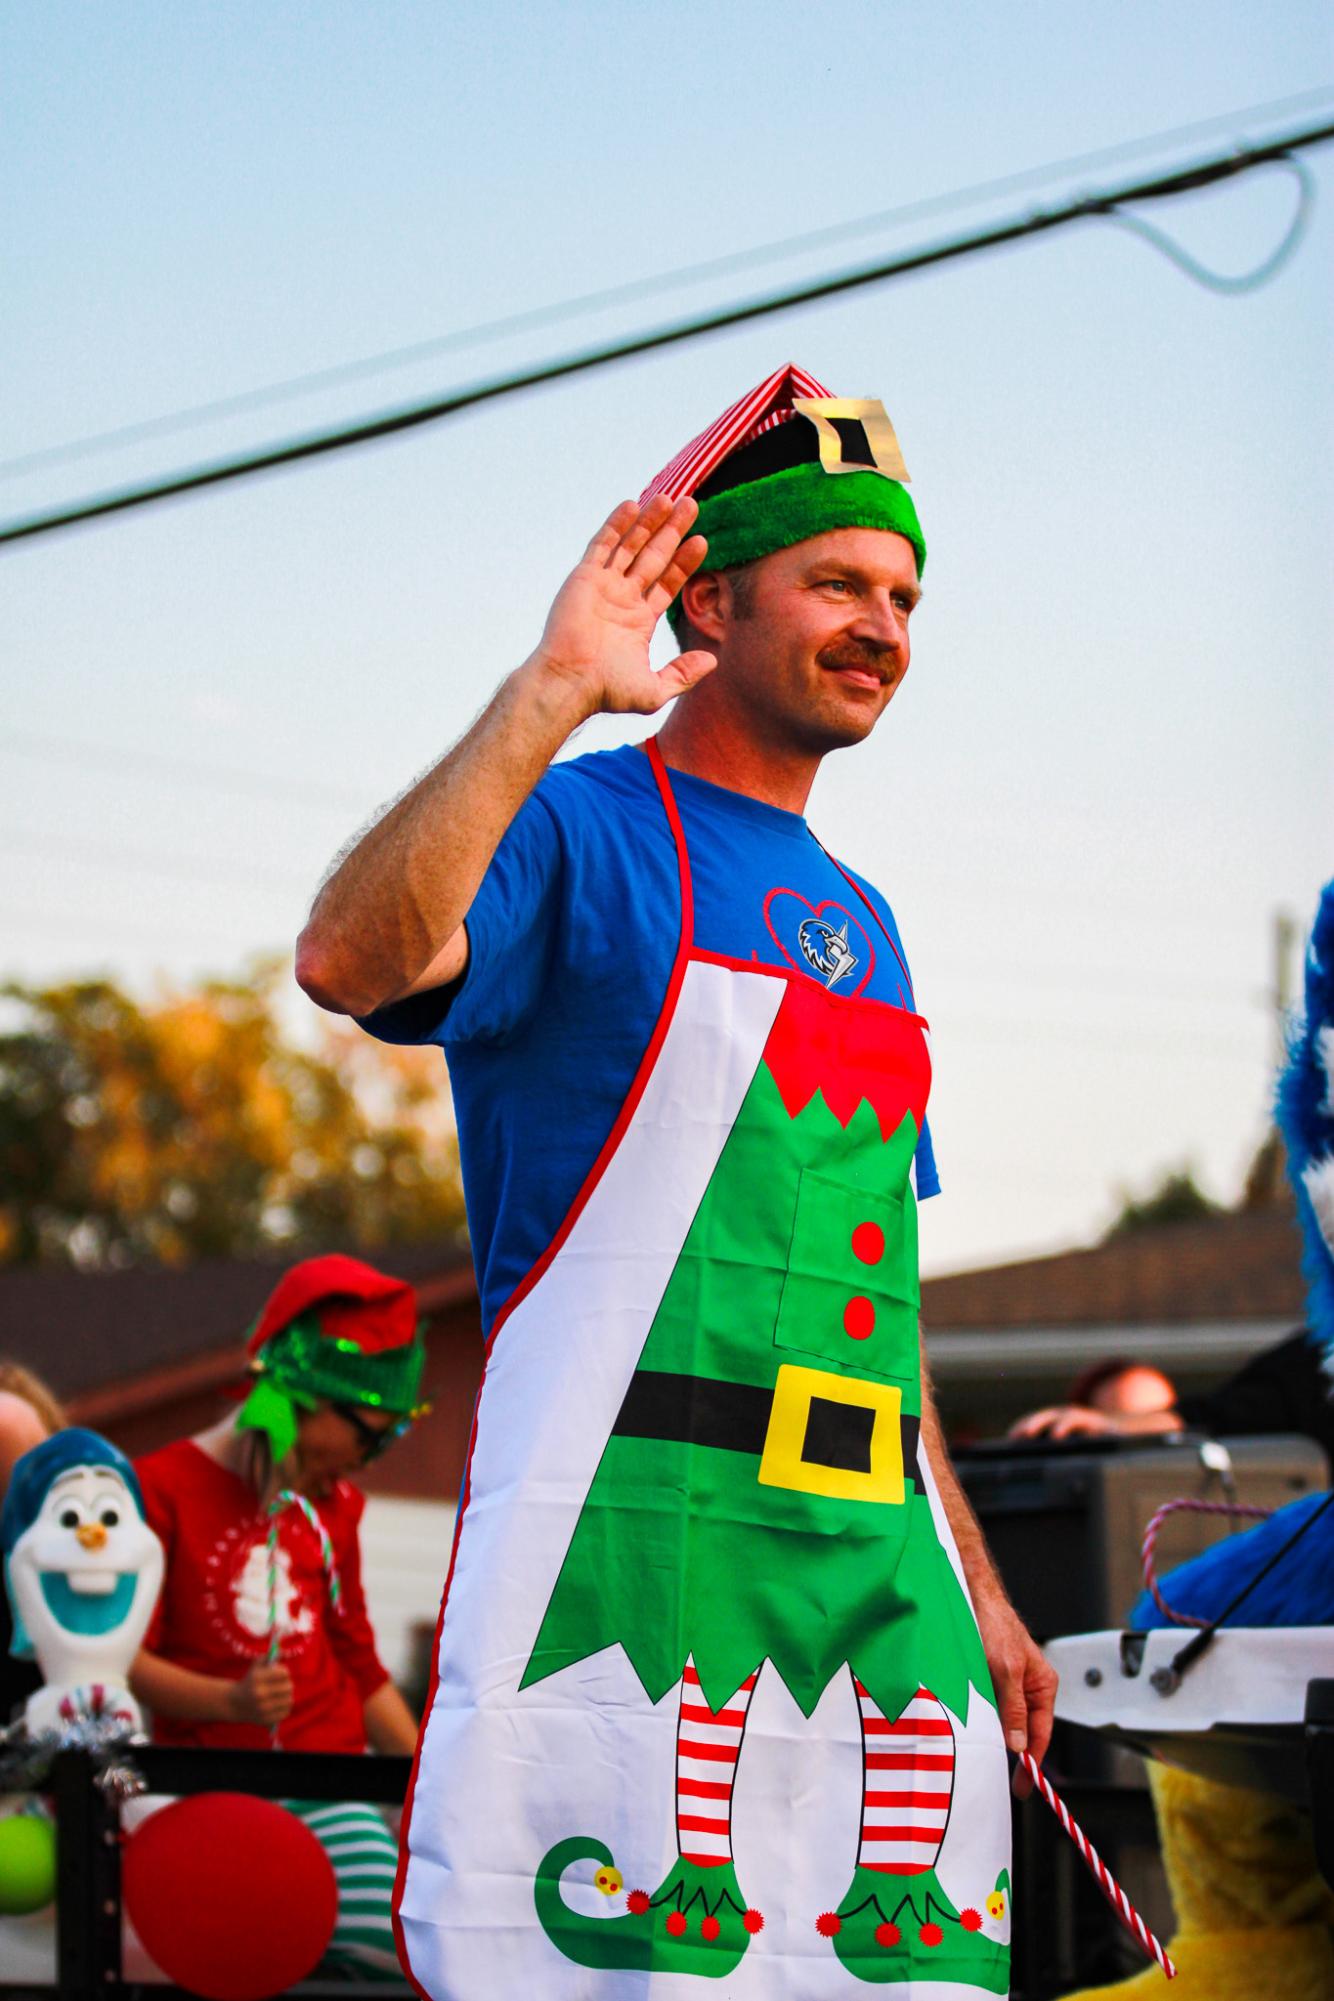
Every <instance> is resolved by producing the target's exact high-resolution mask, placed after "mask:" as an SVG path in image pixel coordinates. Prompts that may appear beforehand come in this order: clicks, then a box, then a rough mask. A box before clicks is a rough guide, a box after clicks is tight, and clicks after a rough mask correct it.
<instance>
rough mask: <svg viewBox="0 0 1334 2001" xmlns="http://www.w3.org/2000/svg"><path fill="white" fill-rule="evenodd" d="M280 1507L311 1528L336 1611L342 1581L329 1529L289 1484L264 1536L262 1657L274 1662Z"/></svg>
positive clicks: (275, 1504) (271, 1505) (273, 1504)
mask: <svg viewBox="0 0 1334 2001" xmlns="http://www.w3.org/2000/svg"><path fill="white" fill-rule="evenodd" d="M284 1508H296V1509H297V1510H298V1512H299V1513H300V1514H301V1515H302V1516H303V1517H304V1518H305V1521H306V1522H307V1524H308V1526H309V1527H310V1528H311V1529H313V1530H314V1532H315V1535H316V1537H317V1538H318V1541H319V1545H320V1562H321V1564H322V1565H323V1568H324V1576H325V1581H326V1583H327V1584H328V1587H329V1603H330V1604H331V1605H332V1606H333V1607H334V1608H335V1610H340V1609H341V1607H342V1597H343V1583H342V1579H341V1578H340V1577H339V1575H338V1562H337V1559H336V1558H335V1556H334V1548H333V1542H332V1539H331V1538H330V1535H329V1531H328V1530H327V1529H326V1528H325V1526H324V1523H323V1522H322V1521H321V1520H320V1518H319V1516H318V1515H317V1514H316V1512H315V1510H314V1508H312V1507H311V1505H310V1502H309V1501H308V1500H307V1499H306V1497H305V1495H304V1494H298V1493H295V1492H294V1491H293V1490H292V1488H291V1487H284V1488H283V1489H282V1491H281V1492H280V1493H279V1494H278V1496H277V1498H276V1499H275V1500H273V1501H271V1502H270V1503H269V1535H268V1577H267V1582H268V1591H269V1650H268V1654H267V1656H266V1658H267V1659H268V1660H269V1661H270V1662H273V1661H276V1660H277V1658H278V1650H279V1645H280V1640H279V1633H278V1517H279V1515H280V1514H281V1513H282V1512H283V1509H284ZM279 1728H280V1726H279V1725H278V1724H276V1723H275V1724H274V1726H273V1733H272V1734H273V1742H274V1745H275V1747H276V1745H277V1743H278V1732H279Z"/></svg>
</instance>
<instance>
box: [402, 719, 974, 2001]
mask: <svg viewBox="0 0 1334 2001" xmlns="http://www.w3.org/2000/svg"><path fill="white" fill-rule="evenodd" d="M649 755H650V758H651V760H652V764H653V769H654V773H655V776H656V779H657V783H658V788H659V792H660V794H661V798H662V803H663V808H664V811H665V812H666V814H667V817H668V821H669V823H670V825H671V828H672V832H673V835H674V838H675V841H676V847H677V855H678V861H679V867H680V878H681V906H682V932H681V943H680V948H679V950H678V953H677V957H676V961H675V964H674V967H673V971H672V975H671V979H670V981H669V985H668V991H667V995H666V999H665V1001H664V1003H663V1007H662V1012H661V1015H660V1017H659V1020H658V1022H657V1025H656V1027H655V1030H654V1033H653V1035H652V1038H651V1040H650V1043H649V1046H648V1049H647V1050H646V1052H645V1055H644V1058H643V1061H642V1063H641V1065H640V1069H639V1072H638V1074H637V1075H636V1078H635V1080H634V1083H633V1085H632V1087H631V1090H630V1092H629V1095H628V1097H627V1099H626V1102H625V1104H624V1106H623V1107H622V1109H621V1112H620V1115H619V1117H618V1119H617V1121H616V1124H615V1126H614V1128H613V1130H612V1132H611V1135H610V1137H609V1138H608V1140H607V1143H606V1145H605V1146H604V1148H603V1150H602V1153H601V1155H600V1156H599V1159H598V1160H597V1162H596V1163H595V1165H594V1168H593V1170H592V1172H591V1174H590V1175H589V1178H588V1181H587V1182H586V1184H585V1186H584V1188H583V1189H582V1190H581V1192H580V1195H579V1197H578V1199H577V1200H576V1202H575V1204H574V1207H573V1208H572V1210H571V1212H570V1214H569V1215H568V1216H567V1217H566V1218H565V1220H564V1222H563V1223H562V1225H561V1227H560V1229H559V1230H558V1231H557V1234H556V1237H555V1239H554V1240H553V1242H552V1244H551V1245H550V1246H549V1248H548V1250H547V1251H546V1253H545V1254H544V1256H543V1257H542V1258H541V1260H540V1261H539V1263H538V1264H537V1266H536V1267H535V1268H534V1270H533V1271H532V1272H531V1273H530V1274H529V1276H528V1278H527V1279H526V1280H525V1281H524V1282H523V1284H522V1285H520V1287H519V1288H518V1289H517V1291H516V1293H515V1294H514V1296H513V1297H512V1298H511V1300H510V1301H509V1302H508V1303H507V1305H506V1307H505V1308H504V1309H503V1310H502V1312H501V1313H500V1314H499V1316H498V1317H497V1320H496V1324H495V1327H494V1329H493V1331H492V1335H491V1339H490V1343H489V1346H488V1356H487V1363H486V1368H485V1372H484V1377H483V1384H482V1390H481V1393H480V1395H479V1398H478V1404H477V1411H476V1415H475V1418H474V1425H473V1439H472V1445H471V1450H470V1455H469V1469H468V1475H467V1479H466V1483H465V1488H464V1493H463V1495H462V1497H461V1502H460V1510H459V1523H458V1528H457V1530H456V1534H455V1544H454V1553H453V1559H452V1562H451V1566H450V1575H449V1578H448V1580H447V1583H446V1587H445V1600H444V1607H443V1610H442V1613H441V1623H440V1630H439V1634H438V1636H437V1645H436V1664H435V1677H436V1678H435V1681H434V1684H433V1688H432V1692H431V1698H430V1702H429V1705H428V1713H427V1718H426V1722H425V1726H424V1729H423V1733H422V1739H421V1744H420V1746H419V1749H418V1754H417V1763H416V1767H415V1770H414V1777H413V1788H412V1793H411V1796H410V1801H409V1809H408V1814H407V1816H406V1818H405V1824H404V1840H403V1852H402V1857H401V1861H400V1867H399V1880H398V1887H397V1892H396V1922H397V1925H398V1928H399V1937H400V1948H401V1950H402V1952H403V1955H404V1961H405V1964H406V1965H407V1966H408V1968H409V1970H410V1972H411V1975H412V1977H413V1980H414V1982H415V1983H416V1985H417V1986H418V1988H419V1991H421V1992H422V1993H424V1994H428V1995H430V1996H431V1997H432V2001H492V1997H494V1996H496V1995H503V1996H506V1997H509V1996H523V1995H527V1996H531V1997H534V2001H629V1997H632V1996H633V1997H645V2001H673V1997H685V1996H689V1995H692V1994H693V1995H698V1994H699V1991H700V1990H699V1985H698V1983H699V1981H700V1980H701V1979H710V1978H726V1980H727V1990H726V1991H727V1992H728V1994H729V1995H740V1996H747V1997H755V2001H761V1997H762V2001H820V1997H823V1996H825V1995H828V1996H830V1997H835V1996H839V1995H842V1996H845V1997H846V1996H852V1995H855V1994H856V1992H857V1991H858V1984H859V1983H862V1984H868V1983H869V1984H873V1985H876V1986H882V1987H885V1988H887V1989H888V1990H889V1991H890V1992H891V1993H893V1994H897V1995H901V1996H921V1997H930V2001H953V1997H956V1996H957V1997H963V1996H966V1995H976V1994H982V1993H985V1994H1005V1993H1007V1992H1008V1987H1009V1950H1008V1940H1009V1934H1010V1912H1009V1876H1008V1860H1009V1846H1008V1844H1009V1811H1008V1786H1007V1773H1006V1760H1005V1752H1004V1746H1003V1742H1002V1737H1001V1731H1000V1726H999V1720H998V1718H997V1715H996V1710H995V1703H994V1695H993V1692H992V1686H991V1681H990V1677H989V1674H988V1671H987V1666H986V1661H985V1657H984V1655H983V1650H982V1644H981V1640H980V1637H979V1635H978V1631H977V1624H976V1620H975V1618H974V1616H973V1612H972V1608H971V1605H970V1602H969V1599H968V1594H967V1590H966V1587H965V1584H964V1581H963V1575H962V1571H961V1568H960V1566H959V1561H958V1556H957V1552H956V1551H955V1548H954V1544H953V1540H952V1537H951V1535H950V1531H949V1527H948V1524H947V1522H946V1519H945V1516H944V1513H943V1510H942V1509H941V1506H940V1502H939V1498H938V1496H937V1494H936V1492H935V1488H934V1484H933V1481H932V1478H931V1473H930V1468H929V1466H928V1464H927V1460H926V1455H925V1452H924V1451H919V1428H920V1417H921V1388H920V1375H919V1353H918V1283H917V1236H916V1204H915V1198H914V1194H913V1189H912V1184H911V1179H910V1171H911V1167H912V1160H913V1154H914V1150H915V1148H916V1145H917V1140H918V1136H919V1134H920V1131H921V1127H922V1121H923V1117H924V1113H925V1106H926V1097H927V1091H928V1087H929V1079H930V1063H929V1057H928V1052H927V1044H926V1033H925V1031H926V1024H925V1022H923V1021H922V1019H921V1017H920V1016H918V1015H915V1014H913V1013H910V1012H908V1011H906V1010H905V1009H902V1008H896V1007H893V1006H890V1005H888V1004H887V1003H884V1002H881V1001H872V1000H868V999H866V998H865V997H858V996H851V997H848V996H839V995H837V994H835V993H833V992H832V991H829V990H827V989H826V988H825V987H824V986H822V985H821V984H819V983H818V982H817V981H816V980H814V979H811V978H808V977H807V976H806V975H805V974H804V973H801V972H796V971H791V970H788V969H785V968H779V967H771V966H767V965H761V964H759V963H758V962H757V961H744V960H741V959H729V958H726V957H722V956H719V955H718V954H716V953H710V952H704V951H701V950H699V949H698V948H697V947H696V945H695V943H694V935H693V918H692V897H691V875H690V858H689V854H688V852H687V847H686V841H685V837H684V833H683V831H682V827H681V822H680V818H679V815H678V813H677V810H676V805H675V801H674V798H673V795H672V790H671V784H670V780H669V778H668V775H667V771H666V768H665V766H664V765H663V763H662V760H661V757H660V755H659V753H658V751H657V747H656V745H653V746H650V751H649ZM849 880H850V881H851V878H849ZM853 887H854V888H855V887H856V885H855V884H853ZM858 894H859V895H860V894H861V892H860V891H858ZM863 901H866V902H867V907H868V909H871V911H872V916H873V917H875V912H874V909H873V908H872V906H871V905H870V904H869V900H867V899H865V898H863ZM875 921H876V922H877V924H879V919H878V917H875ZM880 928H881V929H882V930H883V929H884V927H883V926H881V927H880ZM885 935H886V936H887V937H888V933H887V932H886V934H885ZM890 942H891V949H892V940H891V941H890ZM533 1143H534V1145H538V1146H540V1144H541V1136H540V1134H535V1135H534V1140H533Z"/></svg>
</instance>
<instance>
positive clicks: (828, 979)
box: [764, 889, 875, 995]
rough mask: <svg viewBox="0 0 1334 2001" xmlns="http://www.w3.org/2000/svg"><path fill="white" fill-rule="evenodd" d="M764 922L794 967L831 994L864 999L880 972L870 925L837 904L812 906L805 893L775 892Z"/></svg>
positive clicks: (767, 899)
mask: <svg viewBox="0 0 1334 2001" xmlns="http://www.w3.org/2000/svg"><path fill="white" fill-rule="evenodd" d="M764 921H765V924H766V925H767V927H768V931H769V936H770V937H771V938H772V939H773V941H774V944H775V945H776V946H777V947H778V949H779V951H780V952H781V953H782V955H783V957H784V959H786V961H787V963H788V965H789V966H791V967H793V968H794V970H795V971H797V972H799V973H805V974H807V975H808V976H809V977H810V978H812V979H816V980H818V981H819V982H820V984H821V986H823V987H824V988H825V989H826V990H827V991H828V992H830V993H833V992H839V993H845V994H848V995H856V994H859V993H861V992H862V991H863V990H864V988H865V987H866V984H867V982H868V981H869V979H870V977H871V975H872V973H873V972H874V971H875V946H874V945H873V944H872V943H871V939H870V934H869V933H868V932H867V930H866V927H865V925H863V924H861V923H860V922H859V921H858V919H857V918H855V917H854V916H853V914H852V912H851V911H850V910H846V909H845V908H844V906H843V905H842V904H841V903H836V902H834V901H833V899H832V898H830V899H826V901H824V902H822V903H812V902H811V901H810V899H809V897H805V896H803V895H802V894H801V892H800V890H797V889H771V890H770V891H769V894H768V895H767V896H766V897H765V899H764ZM858 975H860V978H858V977H857V976H858ZM854 980H855V981H856V984H855V985H854V984H853V981H854Z"/></svg>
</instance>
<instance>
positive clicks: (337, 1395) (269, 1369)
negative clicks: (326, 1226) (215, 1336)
mask: <svg viewBox="0 0 1334 2001" xmlns="http://www.w3.org/2000/svg"><path fill="white" fill-rule="evenodd" d="M247 1345H248V1348H249V1353H250V1357H251V1362H250V1371H251V1374H252V1376H253V1377H254V1378H255V1382H254V1387H253V1388H252V1389H251V1391H250V1394H249V1396H248V1397H247V1398H246V1400H245V1403H244V1404H243V1405H242V1407H241V1410H240V1414H239V1415H238V1417H237V1420H236V1422H237V1425H238V1428H244V1429H248V1430H254V1431H262V1432H264V1433H265V1434H266V1435H267V1437H268V1439H269V1443H270V1445H271V1446H272V1448H273V1456H274V1459H275V1461H277V1460H280V1459H283V1458H285V1457H286V1456H287V1454H288V1453H289V1452H290V1451H291V1449H292V1447H293V1446H294V1445H295V1443H296V1427H297V1412H298V1410H313V1409H314V1408H315V1406H316V1405H317V1404H319V1403H322V1402H328V1403H335V1404H347V1405H350V1406H353V1407H355V1408H365V1407H368V1406H369V1407H370V1408H371V1409H376V1410H384V1411H391V1412H393V1413H394V1415H396V1416H397V1417H400V1418H401V1419H402V1423H401V1424H398V1425H391V1426H389V1427H387V1429H386V1432H385V1434H384V1441H383V1442H384V1444H386V1445H388V1444H390V1443H392V1441H393V1440H394V1439H395V1438H398V1437H401V1435H402V1434H403V1432H405V1431H406V1430H407V1429H408V1427H409V1425H410V1424H411V1423H412V1422H413V1420H414V1419H415V1418H418V1417H420V1416H421V1415H422V1413H423V1411H424V1410H425V1409H426V1406H425V1405H424V1404H423V1403H421V1402H420V1401H419V1396H420V1391H421V1379H422V1368H423V1365H424V1363H425V1360H426V1349H425V1346H424V1344H423V1341H422V1338H421V1329H420V1327H419V1326H418V1323H417V1298H416V1294H415V1293H414V1292H413V1289H412V1287H411V1286H410V1285H408V1284H407V1283H406V1281H405V1280H403V1279H398V1278H389V1277H387V1276H386V1275H385V1274H384V1273H383V1272H378V1271H376V1270H375V1269H374V1268H373V1267H372V1266H371V1265H368V1264H363V1263H362V1262H361V1260H360V1259H359V1258H349V1257H343V1256H341V1255H335V1256H330V1257H322V1258H307V1259H306V1260H305V1261H304V1263H302V1264H299V1265H294V1266H293V1267H292V1269H291V1271H289V1272H287V1273H286V1274H285V1276H284V1277H283V1278H281V1279H280V1280H279V1281H278V1284H277V1285H276V1287H275V1288H274V1290H273V1293H272V1295H271V1297H270V1299H269V1301H268V1304H267V1305H266V1306H265V1308H264V1311H263V1312H262V1313H261V1314H260V1316H259V1319H258V1320H257V1321H256V1323H255V1325H254V1327H253V1329H252V1330H251V1333H250V1339H249V1342H248V1344H247Z"/></svg>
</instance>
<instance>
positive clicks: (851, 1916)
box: [815, 1865, 1010, 1994]
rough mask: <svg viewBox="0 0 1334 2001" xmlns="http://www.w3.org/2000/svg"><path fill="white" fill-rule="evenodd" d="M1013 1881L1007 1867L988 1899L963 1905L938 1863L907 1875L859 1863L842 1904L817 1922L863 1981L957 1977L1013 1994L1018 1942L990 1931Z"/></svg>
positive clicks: (981, 1987)
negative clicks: (951, 1894) (1013, 1950)
mask: <svg viewBox="0 0 1334 2001" xmlns="http://www.w3.org/2000/svg"><path fill="white" fill-rule="evenodd" d="M1008 1882H1009V1878H1008V1876H1006V1874H1005V1872H1004V1871H1002V1872H1001V1877H1000V1879H999V1880H998V1883H997V1887H996V1890H995V1891H993V1892H992V1894H991V1896H990V1897H989V1898H987V1899H986V1900H985V1902H984V1903H983V1904H981V1905H979V1906H969V1907H968V1908H966V1909H964V1910H962V1911H957V1910H956V1909H955V1908H954V1905H953V1904H952V1903H951V1901H950V1899H949V1898H948V1897H947V1896H946V1894H945V1892H944V1890H943V1889H942V1888H941V1886H940V1879H939V1877H938V1876H937V1875H936V1872H935V1870H934V1869H924V1870H922V1871H921V1872H920V1874H918V1875H915V1876H911V1877H906V1876H900V1875H891V1874H887V1873H885V1872H884V1871H883V1870H879V1869H866V1868H863V1867H861V1866H860V1865H858V1867H857V1868H856V1869H855V1870H854V1872H853V1877H852V1884H851V1887H850V1888H849V1890H848V1893H847V1895H846V1897H844V1899H843V1901H842V1903H841V1904H840V1905H839V1907H838V1909H837V1910H836V1911H826V1912H824V1914H823V1915H822V1916H821V1917H819V1918H817V1919H816V1925H815V1928H816V1930H817V1931H818V1932H819V1933H820V1935H821V1937H822V1938H827V1939H829V1940H830V1941H831V1943H832V1945H833V1948H834V1951H835V1952H836V1953H837V1954H838V1957H839V1959H840V1960H841V1961H842V1962H843V1965H844V1966H845V1967H846V1968H847V1970H848V1972H849V1973H851V1974H853V1975H855V1977H856V1978H857V1979H858V1980H869V1981H872V1982H878V1983H879V1984H880V1985H882V1986H883V1985H888V1984H890V1983H893V1982H904V1981H923V1982H925V1981H928V1980H950V1981H956V1982H958V1983H959V1984H961V1985H967V1986H972V1987H976V1988H978V1989H979V1990H980V1991H981V1992H983V1993H986V1994H1008V1993H1009V1991H1010V1949H1009V1947H1008V1946H1007V1945H1003V1944H1001V1943H1000V1941H999V1940H998V1939H997V1938H995V1937H994V1936H988V1934H987V1930H986V1927H987V1924H988V1916H989V1915H990V1913H991V1910H992V1909H993V1908H994V1904H995V1899H996V1897H997V1895H998V1894H999V1895H1000V1896H1002V1897H1005V1896H1006V1889H1008ZM1003 1885H1004V1886H1005V1888H1002V1886H1003ZM1006 1901H1008V1898H1006ZM995 1929H996V1925H995V1924H994V1922H993V1923H992V1925H991V1930H992V1931H993V1932H994V1931H995Z"/></svg>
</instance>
